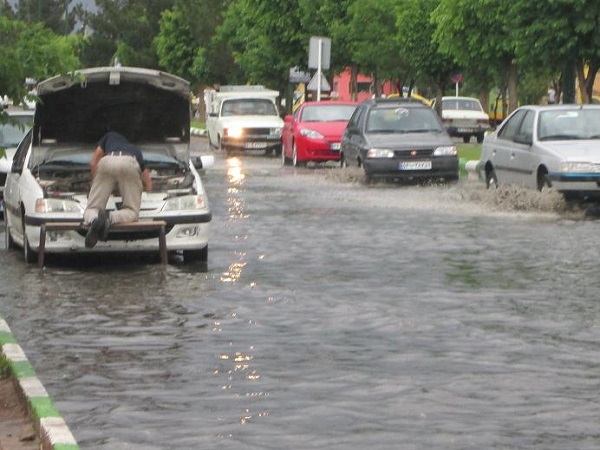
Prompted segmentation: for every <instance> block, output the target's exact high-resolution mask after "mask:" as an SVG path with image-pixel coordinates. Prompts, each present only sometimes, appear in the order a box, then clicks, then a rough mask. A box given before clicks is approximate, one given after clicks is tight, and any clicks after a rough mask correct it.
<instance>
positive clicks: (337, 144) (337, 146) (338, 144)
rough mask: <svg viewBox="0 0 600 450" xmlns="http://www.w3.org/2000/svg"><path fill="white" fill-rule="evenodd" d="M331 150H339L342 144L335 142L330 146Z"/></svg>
mask: <svg viewBox="0 0 600 450" xmlns="http://www.w3.org/2000/svg"><path fill="white" fill-rule="evenodd" d="M329 148H330V149H331V150H339V149H340V148H341V144H340V143H339V142H334V143H333V144H331V145H330V146H329Z"/></svg>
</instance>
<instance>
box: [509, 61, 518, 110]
mask: <svg viewBox="0 0 600 450" xmlns="http://www.w3.org/2000/svg"><path fill="white" fill-rule="evenodd" d="M518 78H519V69H518V67H517V64H516V63H515V62H514V61H511V63H510V65H509V66H508V111H507V114H510V113H512V112H513V111H514V110H515V109H517V107H518V106H519V92H518V89H517V83H518Z"/></svg>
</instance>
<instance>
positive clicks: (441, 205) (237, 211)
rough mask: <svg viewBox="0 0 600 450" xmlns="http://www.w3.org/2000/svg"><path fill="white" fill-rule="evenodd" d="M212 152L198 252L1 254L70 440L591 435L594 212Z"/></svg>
mask: <svg viewBox="0 0 600 450" xmlns="http://www.w3.org/2000/svg"><path fill="white" fill-rule="evenodd" d="M203 145H205V144H204V141H203V140H201V139H198V138H195V146H196V147H197V148H198V147H199V148H201V149H202V150H203V151H206V150H205V149H204V148H203V147H201V146H203ZM215 155H216V162H215V166H214V167H213V168H210V169H208V170H207V173H206V175H205V177H204V178H205V183H206V189H207V191H208V194H209V198H210V200H211V206H212V210H213V225H212V235H211V239H210V244H209V256H208V266H207V267H205V266H202V265H200V266H196V265H183V264H181V263H179V262H178V261H173V262H172V264H169V265H168V266H166V267H165V266H161V265H160V264H156V263H146V262H144V261H139V260H138V261H135V260H134V261H119V262H118V263H117V264H115V262H114V261H113V260H105V261H97V260H92V261H87V262H83V263H81V264H80V263H77V264H69V263H67V262H64V261H52V260H49V261H48V266H47V267H46V268H45V269H44V270H42V271H41V270H40V269H38V268H37V266H35V265H30V266H27V265H25V263H24V262H23V259H22V255H21V254H20V253H19V252H8V251H7V250H3V251H0V264H2V266H3V270H2V272H1V275H0V277H1V281H2V282H1V285H2V287H1V288H0V289H1V291H0V295H1V297H2V298H1V302H0V315H2V316H3V317H4V318H5V319H6V321H7V322H8V323H9V325H10V327H11V329H12V330H13V332H14V334H15V335H16V337H17V339H18V340H19V343H20V344H21V345H22V346H23V348H24V350H25V352H26V353H27V356H28V358H29V360H30V361H31V363H32V364H33V366H34V368H35V370H36V372H37V375H38V377H39V378H40V380H41V381H42V383H43V384H44V386H45V387H46V389H47V390H48V392H49V394H50V396H51V397H52V398H53V400H54V403H55V405H56V407H57V408H58V410H59V411H60V413H61V415H62V416H63V417H64V419H65V420H66V421H67V423H68V424H69V426H70V428H71V431H72V432H73V434H74V435H75V438H76V439H77V441H78V443H79V445H80V446H81V448H82V449H94V450H122V449H135V450H154V449H157V450H158V449H190V450H192V449H206V450H212V449H231V450H238V449H240V448H244V449H253V450H264V449H273V450H279V449H294V450H304V449H328V450H342V449H343V450H365V449H370V450H389V449H403V450H404V449H409V450H410V449H457V450H458V449H461V450H464V449H474V450H475V449H477V450H480V449H508V448H518V449H544V450H550V449H565V448H576V449H579V450H581V449H597V448H599V447H600V433H599V432H598V417H599V416H600V376H599V375H598V374H599V372H600V370H599V369H600V302H599V300H598V299H600V268H599V263H598V261H599V254H600V252H599V250H598V241H599V239H598V236H599V234H600V221H597V220H584V217H583V214H581V213H577V212H568V211H565V210H564V209H563V207H562V206H561V205H560V201H559V200H557V197H556V196H552V195H549V196H542V194H539V193H527V192H525V193H523V192H521V191H514V192H487V191H486V190H485V187H484V185H483V183H482V182H477V181H470V182H469V181H466V180H465V181H461V182H460V183H459V184H458V185H452V186H396V185H385V184H384V185H373V186H367V185H364V184H363V183H362V182H361V181H360V176H358V174H354V173H352V172H347V171H346V172H343V171H342V170H341V169H338V168H336V167H333V166H331V167H326V168H323V167H317V168H313V167H308V168H303V169H296V168H293V167H289V166H286V167H284V168H282V167H281V164H280V161H279V159H278V158H267V157H265V156H257V155H254V156H253V155H242V156H239V157H230V158H227V157H226V156H225V155H223V154H221V153H216V154H215ZM0 234H4V233H3V231H2V232H0ZM0 238H1V239H3V236H0Z"/></svg>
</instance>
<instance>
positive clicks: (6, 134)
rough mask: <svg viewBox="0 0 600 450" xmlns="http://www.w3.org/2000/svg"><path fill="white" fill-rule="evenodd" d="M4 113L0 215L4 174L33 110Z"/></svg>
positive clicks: (0, 130) (0, 134)
mask: <svg viewBox="0 0 600 450" xmlns="http://www.w3.org/2000/svg"><path fill="white" fill-rule="evenodd" d="M4 113H5V114H6V116H5V117H4V119H3V120H2V121H0V149H2V150H3V151H4V155H3V156H2V157H0V216H3V215H4V185H5V184H6V174H7V173H8V172H9V171H10V166H11V165H12V160H13V157H14V156H15V152H16V151H17V145H19V143H20V142H21V140H22V139H23V137H24V136H25V134H27V131H28V130H29V129H30V128H31V126H32V124H33V111H24V110H21V109H6V110H5V111H4Z"/></svg>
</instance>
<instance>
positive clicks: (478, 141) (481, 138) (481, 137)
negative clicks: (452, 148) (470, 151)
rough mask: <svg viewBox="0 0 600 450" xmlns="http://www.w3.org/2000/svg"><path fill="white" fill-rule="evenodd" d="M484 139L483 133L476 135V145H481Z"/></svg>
mask: <svg viewBox="0 0 600 450" xmlns="http://www.w3.org/2000/svg"><path fill="white" fill-rule="evenodd" d="M484 137H485V134H484V133H479V134H478V135H477V143H478V144H481V143H482V142H483V138H484Z"/></svg>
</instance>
